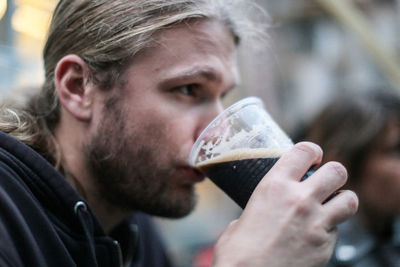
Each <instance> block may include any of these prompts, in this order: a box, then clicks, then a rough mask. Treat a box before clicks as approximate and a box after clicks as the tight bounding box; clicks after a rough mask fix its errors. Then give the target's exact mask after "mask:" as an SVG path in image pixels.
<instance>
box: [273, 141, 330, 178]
mask: <svg viewBox="0 0 400 267" xmlns="http://www.w3.org/2000/svg"><path fill="white" fill-rule="evenodd" d="M322 154H323V153H322V149H321V148H320V147H319V146H318V145H317V144H314V143H311V142H300V143H297V144H295V145H294V146H293V147H292V148H291V149H290V150H288V151H287V152H286V153H284V154H283V155H282V157H281V158H280V159H279V160H278V161H277V162H276V164H275V165H274V166H273V167H272V168H271V170H270V176H272V177H274V176H277V177H279V178H280V179H282V178H283V179H290V180H297V181H300V179H301V178H302V177H303V176H304V174H305V173H306V172H307V171H308V170H309V169H310V168H311V167H312V166H314V165H318V164H320V163H321V160H322Z"/></svg>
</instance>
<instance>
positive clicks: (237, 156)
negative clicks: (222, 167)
mask: <svg viewBox="0 0 400 267" xmlns="http://www.w3.org/2000/svg"><path fill="white" fill-rule="evenodd" d="M287 150H288V148H281V149H269V148H239V149H235V150H232V151H229V152H227V153H224V154H222V155H219V156H215V157H213V158H210V159H207V160H204V161H202V162H199V163H198V164H197V165H196V166H195V167H196V168H201V167H204V166H206V165H212V164H217V163H222V162H228V161H236V160H245V159H252V158H280V157H281V156H282V155H283V154H284V153H285V152H286V151H287Z"/></svg>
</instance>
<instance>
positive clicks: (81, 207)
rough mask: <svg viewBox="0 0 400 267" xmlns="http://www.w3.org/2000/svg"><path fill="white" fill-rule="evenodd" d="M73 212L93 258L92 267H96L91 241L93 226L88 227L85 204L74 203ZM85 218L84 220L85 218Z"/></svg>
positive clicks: (81, 202) (80, 202) (88, 220)
mask: <svg viewBox="0 0 400 267" xmlns="http://www.w3.org/2000/svg"><path fill="white" fill-rule="evenodd" d="M74 211H75V214H76V215H77V216H78V219H79V221H80V223H81V225H82V228H83V231H84V232H85V236H86V239H87V241H88V244H89V252H90V255H91V256H92V258H93V262H94V264H95V265H94V266H98V264H97V258H96V252H95V247H94V239H93V232H92V229H93V226H92V225H88V223H89V222H91V220H90V218H89V217H88V215H89V214H88V212H87V206H86V204H85V202H83V201H78V202H76V203H75V206H74ZM85 216H86V218H85Z"/></svg>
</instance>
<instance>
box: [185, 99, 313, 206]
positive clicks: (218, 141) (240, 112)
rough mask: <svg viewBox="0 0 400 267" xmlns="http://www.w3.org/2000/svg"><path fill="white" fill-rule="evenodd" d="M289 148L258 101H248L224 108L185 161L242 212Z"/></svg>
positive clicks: (287, 142)
mask: <svg viewBox="0 0 400 267" xmlns="http://www.w3.org/2000/svg"><path fill="white" fill-rule="evenodd" d="M292 146H293V143H292V141H291V140H290V138H289V137H288V136H287V135H286V134H285V133H284V132H283V131H282V130H281V129H280V127H279V126H278V125H277V124H276V123H275V121H274V120H273V119H272V118H271V117H270V116H269V114H268V113H267V111H266V110H265V109H264V106H263V103H262V101H261V100H260V99H259V98H256V97H249V98H245V99H243V100H241V101H239V102H237V103H235V104H233V105H232V106H230V107H229V108H227V109H226V110H225V111H224V112H223V113H221V114H220V115H219V116H217V118H215V119H214V120H213V121H212V122H211V123H210V124H209V126H207V127H206V129H205V130H204V131H203V132H202V133H201V134H200V136H199V138H198V139H197V140H196V142H195V144H194V145H193V148H192V151H191V153H190V157H189V161H190V164H191V165H192V166H193V167H195V168H197V169H198V170H200V171H202V172H203V173H204V174H205V175H206V176H207V177H208V178H209V179H211V180H212V181H213V182H214V183H215V184H216V185H217V186H218V187H219V188H220V189H222V190H223V191H224V192H225V193H226V194H227V195H228V196H229V197H230V198H231V199H233V200H234V201H235V202H236V203H237V204H238V205H239V206H240V207H242V208H244V207H245V206H246V204H247V201H248V200H249V198H250V196H251V194H252V192H253V191H254V189H255V187H256V186H257V184H258V183H259V181H260V180H261V179H262V178H263V177H264V176H265V174H266V173H267V172H268V171H269V170H270V169H271V168H272V166H273V165H274V164H275V163H276V162H277V161H278V159H279V158H280V157H281V156H282V154H283V153H285V152H286V151H287V150H288V149H290V148H291V147H292ZM310 174H311V172H310V171H309V172H308V173H307V174H306V175H305V176H304V177H303V180H304V179H305V178H306V177H308V176H309V175H310Z"/></svg>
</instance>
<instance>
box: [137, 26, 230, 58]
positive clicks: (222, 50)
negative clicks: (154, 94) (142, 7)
mask: <svg viewBox="0 0 400 267" xmlns="http://www.w3.org/2000/svg"><path fill="white" fill-rule="evenodd" d="M194 52H196V53H194ZM235 52H236V45H235V42H234V35H233V34H232V33H231V31H230V30H229V29H228V27H226V26H225V25H224V24H223V23H222V22H220V21H217V20H212V19H193V20H189V21H185V22H182V23H179V24H176V25H172V26H170V27H167V28H165V29H163V30H160V31H158V32H157V33H156V34H154V36H153V40H152V44H151V45H150V46H149V47H147V48H145V49H143V50H142V51H141V52H140V53H139V54H138V55H137V56H135V58H134V60H133V62H134V63H135V62H140V61H142V60H148V59H149V58H153V57H157V61H158V63H162V61H163V60H167V59H171V58H174V60H177V61H179V60H181V59H187V58H190V57H196V56H200V55H201V54H214V55H218V56H219V57H222V58H224V59H230V58H231V57H232V54H234V53H235ZM168 64H169V63H168Z"/></svg>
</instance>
